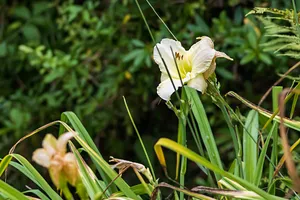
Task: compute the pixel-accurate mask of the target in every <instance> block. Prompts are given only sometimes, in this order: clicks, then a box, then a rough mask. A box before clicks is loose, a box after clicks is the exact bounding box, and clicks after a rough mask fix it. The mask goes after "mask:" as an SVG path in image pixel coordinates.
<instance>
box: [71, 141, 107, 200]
mask: <svg viewBox="0 0 300 200" xmlns="http://www.w3.org/2000/svg"><path fill="white" fill-rule="evenodd" d="M69 146H70V148H71V151H72V152H73V153H74V155H75V157H76V161H77V166H78V168H79V172H80V177H81V179H82V182H83V184H84V186H85V188H86V190H87V192H88V194H89V197H90V198H91V199H95V194H96V193H97V192H99V191H103V190H104V189H105V188H101V187H99V185H98V184H97V180H96V176H95V174H94V173H93V172H91V171H89V170H90V169H88V168H87V166H86V164H85V162H84V160H83V158H82V157H81V155H80V153H79V152H78V150H77V149H76V148H75V146H74V145H73V143H72V142H69ZM91 173H92V174H91ZM104 196H105V194H104ZM106 198H107V196H106Z"/></svg>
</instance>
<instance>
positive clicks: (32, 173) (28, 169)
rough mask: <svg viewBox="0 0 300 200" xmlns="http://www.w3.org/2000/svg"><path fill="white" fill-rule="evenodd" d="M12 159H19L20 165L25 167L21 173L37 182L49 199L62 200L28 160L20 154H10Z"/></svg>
mask: <svg viewBox="0 0 300 200" xmlns="http://www.w3.org/2000/svg"><path fill="white" fill-rule="evenodd" d="M10 155H11V156H12V157H14V158H15V159H17V160H18V161H19V163H20V164H21V165H22V166H23V167H24V169H25V170H24V171H21V172H22V173H24V175H26V176H27V177H28V178H30V179H31V180H32V181H33V182H35V183H36V184H37V185H38V186H39V187H40V188H41V189H42V190H43V191H44V192H45V193H46V194H47V195H48V196H49V197H50V199H57V200H62V198H61V197H60V196H59V194H57V193H56V192H55V191H54V190H53V189H52V188H51V187H50V185H49V184H48V183H47V181H46V180H45V179H44V178H43V177H42V176H41V175H40V174H39V172H38V171H37V170H36V169H35V168H34V167H33V166H32V165H31V164H30V163H29V162H28V160H26V159H25V158H24V157H23V156H21V155H19V154H10Z"/></svg>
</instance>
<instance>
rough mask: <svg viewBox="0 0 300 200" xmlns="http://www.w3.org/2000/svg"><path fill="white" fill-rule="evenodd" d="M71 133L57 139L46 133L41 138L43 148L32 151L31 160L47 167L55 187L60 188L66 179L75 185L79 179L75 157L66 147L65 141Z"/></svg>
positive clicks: (71, 135)
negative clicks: (42, 138)
mask: <svg viewBox="0 0 300 200" xmlns="http://www.w3.org/2000/svg"><path fill="white" fill-rule="evenodd" d="M72 137H73V133H71V132H68V133H64V134H62V135H61V136H60V137H59V138H58V139H56V138H55V137H54V136H53V135H51V134H47V135H46V136H45V138H44V140H43V143H42V146H43V148H40V149H37V150H35V151H34V152H33V156H32V160H33V161H35V162H36V163H37V164H39V165H41V166H43V167H45V168H48V170H49V174H50V177H51V179H52V181H53V183H54V185H55V186H56V187H57V188H60V189H61V188H62V187H63V186H64V184H66V181H67V182H69V183H70V184H71V185H73V186H75V185H76V183H77V181H78V180H79V171H78V168H77V164H76V158H75V156H74V154H73V153H71V152H68V153H67V149H66V145H67V142H68V141H69V140H70V139H71V138H72Z"/></svg>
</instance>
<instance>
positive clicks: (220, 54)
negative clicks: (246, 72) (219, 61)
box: [215, 51, 233, 61]
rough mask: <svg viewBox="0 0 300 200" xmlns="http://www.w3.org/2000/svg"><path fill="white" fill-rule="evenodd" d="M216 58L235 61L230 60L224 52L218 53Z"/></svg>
mask: <svg viewBox="0 0 300 200" xmlns="http://www.w3.org/2000/svg"><path fill="white" fill-rule="evenodd" d="M215 56H216V58H226V59H228V60H231V61H233V59H232V58H230V57H229V56H227V54H226V53H224V52H220V51H216V55H215Z"/></svg>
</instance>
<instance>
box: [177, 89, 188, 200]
mask: <svg viewBox="0 0 300 200" xmlns="http://www.w3.org/2000/svg"><path fill="white" fill-rule="evenodd" d="M181 99H182V100H183V101H182V102H181V104H180V117H179V125H178V139H179V141H178V143H179V144H181V145H182V146H185V147H186V146H187V144H186V123H187V116H188V110H189V109H188V104H187V98H186V95H185V93H184V90H183V91H182V93H181ZM186 168H187V159H186V157H184V156H181V165H180V176H179V183H180V188H182V189H184V182H185V173H186ZM179 199H180V200H184V193H182V192H181V193H180V195H179Z"/></svg>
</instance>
